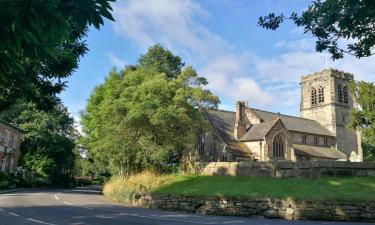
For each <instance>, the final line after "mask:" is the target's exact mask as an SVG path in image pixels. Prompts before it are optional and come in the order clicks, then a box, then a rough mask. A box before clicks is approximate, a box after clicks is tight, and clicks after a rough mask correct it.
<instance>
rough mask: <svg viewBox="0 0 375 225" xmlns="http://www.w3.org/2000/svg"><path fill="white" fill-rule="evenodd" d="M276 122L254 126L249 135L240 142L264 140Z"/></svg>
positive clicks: (248, 132)
mask: <svg viewBox="0 0 375 225" xmlns="http://www.w3.org/2000/svg"><path fill="white" fill-rule="evenodd" d="M275 122H276V121H266V122H263V123H259V124H254V125H252V126H251V127H250V129H249V130H248V131H247V133H246V134H245V135H244V136H243V137H242V138H240V141H257V140H261V139H263V138H264V136H265V135H266V134H267V132H268V131H269V130H270V129H271V128H272V127H273V125H274V124H275Z"/></svg>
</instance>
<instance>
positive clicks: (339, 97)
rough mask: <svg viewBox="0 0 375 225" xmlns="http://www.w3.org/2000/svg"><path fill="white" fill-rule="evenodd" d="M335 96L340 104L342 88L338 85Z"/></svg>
mask: <svg viewBox="0 0 375 225" xmlns="http://www.w3.org/2000/svg"><path fill="white" fill-rule="evenodd" d="M337 95H338V99H339V102H342V87H341V85H340V84H339V85H338V86H337Z"/></svg>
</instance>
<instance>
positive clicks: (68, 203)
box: [63, 202, 75, 206]
mask: <svg viewBox="0 0 375 225" xmlns="http://www.w3.org/2000/svg"><path fill="white" fill-rule="evenodd" d="M63 203H64V204H67V205H74V204H73V203H70V202H63ZM74 206H75V205H74Z"/></svg>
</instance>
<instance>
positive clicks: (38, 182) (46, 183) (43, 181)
mask: <svg viewBox="0 0 375 225" xmlns="http://www.w3.org/2000/svg"><path fill="white" fill-rule="evenodd" d="M30 185H31V187H33V188H49V187H51V186H52V184H51V181H50V180H49V179H48V178H44V177H37V178H35V179H33V180H32V181H31V182H30Z"/></svg>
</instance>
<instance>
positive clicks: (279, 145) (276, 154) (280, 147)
mask: <svg viewBox="0 0 375 225" xmlns="http://www.w3.org/2000/svg"><path fill="white" fill-rule="evenodd" d="M273 158H274V159H283V158H284V142H283V138H282V137H281V135H280V134H278V135H277V136H276V137H275V138H274V139H273Z"/></svg>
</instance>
